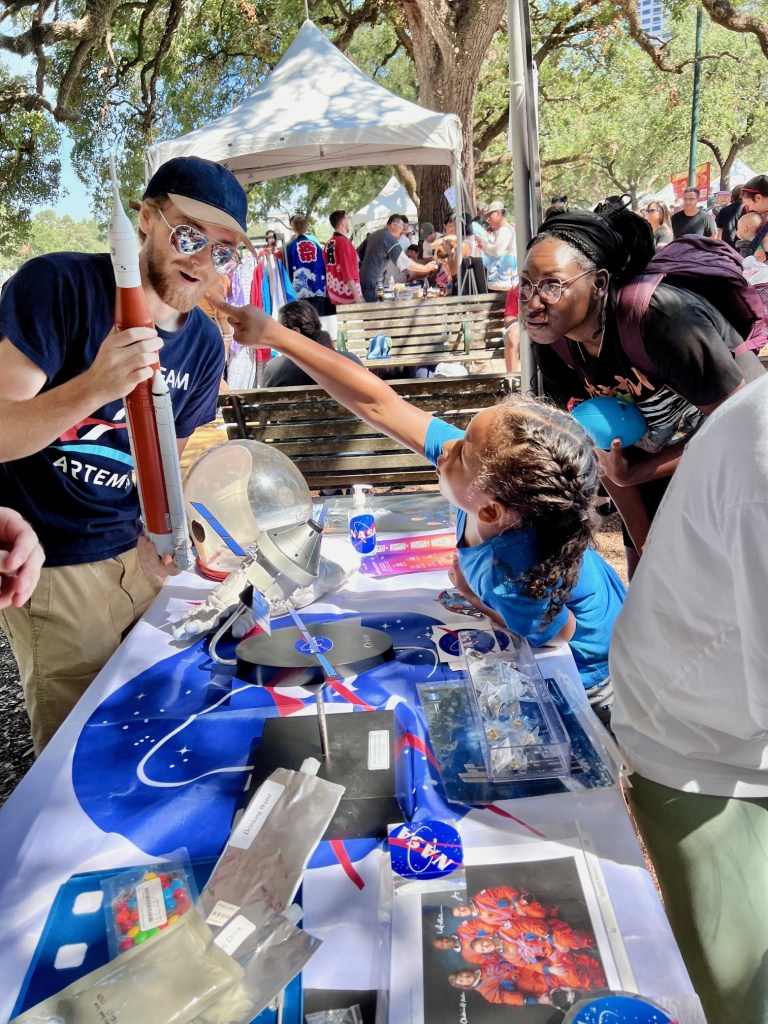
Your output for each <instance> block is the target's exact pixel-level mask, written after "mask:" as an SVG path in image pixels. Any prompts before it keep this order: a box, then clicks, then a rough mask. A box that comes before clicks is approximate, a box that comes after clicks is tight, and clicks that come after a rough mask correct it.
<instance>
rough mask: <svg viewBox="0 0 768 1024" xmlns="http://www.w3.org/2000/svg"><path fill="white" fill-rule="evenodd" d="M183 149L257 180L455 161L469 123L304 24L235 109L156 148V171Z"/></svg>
mask: <svg viewBox="0 0 768 1024" xmlns="http://www.w3.org/2000/svg"><path fill="white" fill-rule="evenodd" d="M176 156H202V157H205V158H207V159H208V160H216V161H218V162H219V163H222V164H224V165H225V166H226V167H228V168H229V169H230V170H231V171H232V172H233V174H235V175H236V177H237V178H238V179H239V180H240V181H241V182H242V184H243V185H248V184H250V183H251V182H256V181H267V180H268V179H270V178H279V177H283V176H285V175H289V174H302V173H304V172H305V171H318V170H325V169H329V168H333V167H357V166H363V165H375V164H430V165H443V166H448V167H451V168H452V170H453V179H454V185H457V184H458V182H459V180H460V164H461V123H460V121H459V118H458V116H457V115H456V114H440V113H436V112H434V111H432V110H426V109H425V108H424V107H420V106H418V105H417V104H416V103H411V102H410V101H409V100H404V99H400V97H398V96H395V95H393V94H392V93H391V92H389V91H388V90H387V89H385V88H384V87H383V86H381V85H378V83H376V82H374V81H373V80H372V79H371V78H369V77H368V76H367V75H366V74H365V73H364V72H362V71H361V70H360V69H359V68H358V67H357V66H356V65H355V64H353V63H352V61H351V60H349V59H348V58H347V57H345V56H344V54H343V53H341V51H340V50H338V49H337V48H336V47H335V46H334V45H333V43H331V42H330V41H329V40H328V39H326V37H325V36H324V35H323V33H322V32H321V31H320V30H319V29H318V28H317V27H316V26H315V25H314V24H313V23H312V22H311V21H305V22H304V24H303V25H302V26H301V29H300V30H299V32H298V34H297V35H296V38H295V39H294V40H293V42H292V43H291V45H290V46H289V47H288V49H287V50H286V52H285V54H284V55H283V57H282V59H281V60H280V62H279V63H278V64H277V66H276V67H275V68H274V69H273V71H272V72H271V74H270V75H268V77H267V78H266V79H265V80H264V82H263V83H262V84H261V85H260V86H259V88H258V89H257V90H256V91H255V92H254V93H252V94H251V95H250V96H249V97H248V98H247V99H245V100H243V102H242V103H240V104H239V105H238V106H236V107H234V108H233V109H232V110H230V111H229V113H227V114H223V115H222V116H221V117H219V118H217V119H216V120H215V121H212V122H211V123H210V124H207V125H204V126H203V127H202V128H197V129H195V131H192V132H189V133H188V134H187V135H182V136H180V137H179V138H178V139H171V140H169V141H168V142H161V143H159V144H158V145H156V146H150V148H149V149H148V150H147V152H146V160H145V165H146V173H147V178H149V176H151V175H152V174H153V173H154V171H156V170H157V168H158V167H159V166H160V165H161V164H163V163H165V161H166V160H170V159H171V158H172V157H176Z"/></svg>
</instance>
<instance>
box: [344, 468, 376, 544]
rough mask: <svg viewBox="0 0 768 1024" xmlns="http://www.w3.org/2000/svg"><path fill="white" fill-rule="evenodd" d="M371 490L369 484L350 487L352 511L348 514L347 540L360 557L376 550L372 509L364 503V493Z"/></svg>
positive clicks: (374, 522)
mask: <svg viewBox="0 0 768 1024" xmlns="http://www.w3.org/2000/svg"><path fill="white" fill-rule="evenodd" d="M370 490H373V488H372V487H371V485H370V484H353V485H352V510H351V511H350V513H349V539H350V540H351V541H352V547H353V548H354V549H355V551H357V552H358V553H359V554H361V555H370V554H371V552H373V551H375V550H376V519H375V518H374V515H373V509H372V508H370V507H369V506H368V504H367V501H366V494H365V492H366V491H370Z"/></svg>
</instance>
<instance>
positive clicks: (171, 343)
mask: <svg viewBox="0 0 768 1024" xmlns="http://www.w3.org/2000/svg"><path fill="white" fill-rule="evenodd" d="M114 309H115V279H114V275H113V272H112V265H111V262H110V259H109V256H108V255H101V254H99V255H84V254H82V253H53V254H52V255H49V256H41V257H39V258H37V259H33V260H30V261H29V262H28V263H26V264H25V265H24V266H23V267H22V268H21V269H20V270H19V271H18V272H17V273H16V274H14V276H13V277H12V278H11V279H10V280H9V281H8V284H7V286H6V288H5V290H4V291H3V295H2V300H1V301H0V335H4V336H5V337H6V338H8V340H9V341H10V343H11V344H12V345H13V346H14V347H15V348H17V349H18V350H19V351H20V352H22V353H23V354H24V355H25V356H26V357H27V358H28V359H30V360H31V361H32V362H33V363H34V364H35V365H36V366H38V367H40V369H41V370H43V371H44V372H45V374H46V376H47V378H48V379H47V381H46V383H45V385H44V386H43V388H42V390H43V391H50V390H51V389H52V388H55V387H58V386H59V385H60V384H63V383H65V382H66V381H69V380H72V379H73V378H75V377H77V376H78V375H79V374H81V373H83V372H84V371H85V370H86V369H88V367H89V366H90V365H91V363H92V362H93V360H94V358H95V357H96V353H97V351H98V349H99V346H100V345H101V343H102V341H103V340H104V338H106V336H107V335H108V334H109V332H110V331H111V330H112V326H113V324H114ZM157 333H158V334H159V335H160V337H161V338H162V339H163V342H164V345H163V348H162V350H161V352H160V361H161V364H162V365H161V371H162V373H163V376H164V378H165V382H166V384H167V385H168V390H169V392H170V395H171V404H172V406H173V413H174V421H175V427H176V436H177V437H189V435H190V434H192V432H193V431H194V430H195V428H196V427H199V426H201V425H202V424H203V423H208V422H210V420H212V419H213V418H214V417H215V415H216V402H217V396H218V388H219V381H220V380H221V374H222V371H223V368H224V347H223V344H222V340H221V335H220V334H219V331H218V329H217V328H216V326H215V325H214V324H213V322H212V321H211V320H209V318H208V317H207V316H206V315H205V314H204V313H203V312H202V310H200V309H197V308H195V309H193V310H192V311H191V313H190V314H189V315H188V317H187V319H186V322H185V323H184V325H183V326H182V328H181V329H180V330H179V331H176V332H174V333H170V332H169V331H164V330H161V329H158V332H157ZM0 501H1V502H2V504H5V505H10V506H11V507H12V508H15V509H16V510H17V511H18V512H20V513H21V514H22V515H23V516H24V518H25V519H27V520H28V521H29V522H30V523H31V524H32V525H33V526H34V528H35V530H36V531H37V534H38V536H39V537H40V540H41V542H42V544H43V547H44V548H45V555H46V559H45V561H46V565H49V566H59V565H79V564H82V563H85V562H97V561H101V560H102V559H105V558H112V557H113V556H115V555H119V554H122V553H123V552H124V551H128V550H129V549H130V548H132V547H133V546H134V545H135V544H136V541H137V539H138V536H139V534H140V532H141V524H140V521H139V501H138V495H137V491H136V488H135V486H134V481H133V457H132V455H131V452H130V446H129V442H128V431H127V427H126V421H125V407H124V405H123V402H122V401H121V400H118V401H115V402H109V403H108V404H107V405H105V406H102V408H100V409H95V410H94V412H93V413H92V415H91V416H88V417H87V418H86V419H84V420H83V421H82V422H80V423H75V424H73V425H72V427H71V428H70V429H69V430H67V431H65V432H64V434H62V436H61V437H59V438H57V439H56V440H55V441H54V442H52V443H51V444H50V445H48V447H47V448H44V449H43V450H42V451H41V452H38V453H36V454H35V455H30V456H29V457H28V458H24V459H17V460H14V461H12V462H6V463H3V464H0Z"/></svg>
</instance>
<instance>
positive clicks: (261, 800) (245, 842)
mask: <svg viewBox="0 0 768 1024" xmlns="http://www.w3.org/2000/svg"><path fill="white" fill-rule="evenodd" d="M284 789H285V786H283V785H281V784H280V783H279V782H273V781H272V780H271V779H267V781H266V782H264V783H262V784H261V786H260V787H259V789H258V791H257V793H256V795H255V796H254V798H253V799H252V800H251V802H250V803H249V804H248V806H247V807H246V809H245V811H244V813H243V816H242V818H241V819H240V821H239V822H238V823H237V826H236V827H235V829H234V831H233V832H232V835H231V837H230V840H229V845H230V846H235V847H237V849H238V850H247V849H249V848H250V845H251V843H252V842H253V840H254V839H255V838H256V836H257V835H258V834H259V832H260V831H261V829H262V828H263V826H264V822H265V821H266V820H267V818H268V817H269V815H270V813H271V812H272V809H273V807H274V806H275V804H276V803H277V801H278V800H279V799H280V797H281V796H282V794H283V790H284Z"/></svg>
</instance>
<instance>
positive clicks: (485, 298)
mask: <svg viewBox="0 0 768 1024" xmlns="http://www.w3.org/2000/svg"><path fill="white" fill-rule="evenodd" d="M505 302H506V292H491V293H489V294H486V295H467V296H462V297H460V298H453V297H451V298H447V297H446V298H437V297H435V298H427V299H422V298H419V297H418V295H417V297H416V298H410V299H394V300H391V301H387V302H364V303H360V304H355V305H351V306H338V307H337V311H336V322H337V336H336V347H337V348H338V349H339V350H343V351H347V352H354V354H355V355H356V356H359V358H360V359H361V360H362V361H363V363H364V364H365V365H366V366H367V367H368V368H369V369H371V370H379V369H386V368H389V367H408V366H430V365H434V364H436V363H454V362H457V363H463V364H464V365H465V366H466V367H467V369H468V370H469V371H470V373H478V372H488V371H499V372H503V370H504V304H505ZM377 334H384V335H386V336H387V337H388V338H389V339H390V341H391V348H390V350H389V358H387V359H368V358H367V357H366V354H367V352H368V349H369V346H370V343H371V340H372V339H373V338H374V337H375V336H376V335H377ZM493 360H496V361H497V362H496V363H495V364H493V363H492V361H493Z"/></svg>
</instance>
